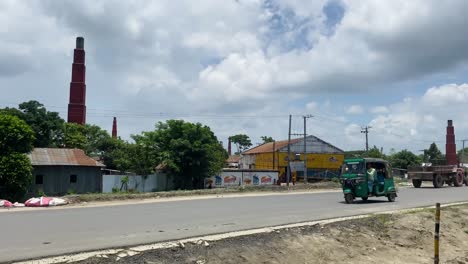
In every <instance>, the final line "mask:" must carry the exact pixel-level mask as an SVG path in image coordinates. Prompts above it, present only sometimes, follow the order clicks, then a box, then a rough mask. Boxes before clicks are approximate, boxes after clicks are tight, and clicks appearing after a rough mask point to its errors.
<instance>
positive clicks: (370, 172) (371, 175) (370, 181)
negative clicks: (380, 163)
mask: <svg viewBox="0 0 468 264" xmlns="http://www.w3.org/2000/svg"><path fill="white" fill-rule="evenodd" d="M376 173H377V172H376V170H375V169H374V168H373V167H372V164H370V163H367V185H368V187H369V193H372V189H373V187H374V179H375V177H376Z"/></svg>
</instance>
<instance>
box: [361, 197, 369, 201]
mask: <svg viewBox="0 0 468 264" xmlns="http://www.w3.org/2000/svg"><path fill="white" fill-rule="evenodd" d="M361 199H362V200H363V201H367V199H369V197H361Z"/></svg>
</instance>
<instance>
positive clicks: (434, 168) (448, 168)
mask: <svg viewBox="0 0 468 264" xmlns="http://www.w3.org/2000/svg"><path fill="white" fill-rule="evenodd" d="M447 123H448V124H447V137H446V144H445V157H446V163H447V164H446V165H432V164H424V165H423V166H414V167H409V168H408V178H409V179H411V180H412V182H413V186H414V187H415V188H419V187H421V185H422V182H423V181H431V182H432V184H433V186H434V187H435V188H440V187H442V186H444V184H448V185H450V186H452V185H453V186H456V187H460V186H463V184H466V185H467V186H468V178H467V177H466V171H465V168H464V167H462V166H460V163H459V162H458V159H457V152H456V145H455V129H454V127H453V122H452V120H448V122H447Z"/></svg>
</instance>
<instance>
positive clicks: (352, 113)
mask: <svg viewBox="0 0 468 264" xmlns="http://www.w3.org/2000/svg"><path fill="white" fill-rule="evenodd" d="M467 12H468V1H464V0H448V1H437V0H413V1H406V0H393V1H380V0H366V1H352V0H316V1H300V0H281V1H279V0H226V1H218V0H199V1H190V0H179V1H169V0H159V1H151V0H148V1H145V0H126V1H110V0H108V1H101V0H84V1H72V0H63V1H54V0H41V1H39V0H26V1H15V0H2V1H0V94H1V97H0V107H6V106H9V107H12V106H17V105H18V104H19V103H21V102H24V101H28V100H37V101H39V102H41V103H43V104H44V105H45V106H46V108H47V109H48V110H50V111H57V112H59V113H60V115H61V116H62V117H63V118H64V119H66V115H67V104H68V97H69V83H70V78H71V64H72V58H73V49H74V46H75V38H76V37H77V36H83V37H84V38H85V50H86V71H87V72H86V85H87V98H86V101H87V103H86V104H87V122H88V123H90V124H96V125H99V126H100V127H102V128H103V129H106V130H108V131H109V132H110V130H111V128H112V117H113V116H116V117H117V120H118V127H119V128H118V129H119V136H121V137H122V138H123V139H130V135H131V134H138V133H140V132H141V131H149V130H152V129H154V126H155V124H156V123H157V122H159V121H165V120H167V119H184V120H187V121H190V122H200V123H202V124H205V125H208V126H209V127H211V129H212V130H213V131H214V132H215V134H216V136H217V137H218V139H219V140H220V141H223V142H224V144H225V145H226V143H227V138H228V137H229V136H231V135H235V134H240V133H242V134H247V135H249V136H250V138H251V139H252V143H253V144H254V145H255V144H257V143H260V142H261V139H260V137H261V136H271V137H273V138H274V139H276V140H282V139H287V137H288V116H289V115H290V114H291V115H292V133H294V134H300V133H303V129H304V128H303V119H302V116H304V115H312V116H313V117H311V118H308V119H307V133H308V134H312V135H315V136H318V137H320V138H321V139H323V140H325V141H327V142H330V143H332V144H334V145H335V146H337V147H339V148H341V149H344V150H358V149H363V148H365V137H364V134H362V133H361V127H363V126H371V128H370V133H369V144H370V145H371V146H373V145H376V146H378V147H379V148H380V147H382V148H383V149H384V152H386V153H388V152H390V150H391V149H394V150H396V151H398V150H402V149H409V150H411V151H414V152H418V151H420V150H422V149H424V148H428V146H429V144H430V143H431V142H436V143H437V144H438V146H439V148H440V149H441V150H443V151H444V150H445V141H444V140H445V127H446V125H447V120H448V119H452V120H453V122H454V125H455V133H456V138H457V140H462V139H466V138H468V115H467V114H465V109H466V106H467V105H468V72H467V70H468V63H467V62H468V22H467V21H468V20H466V19H465V14H466V13H467ZM467 146H468V143H467ZM457 147H458V148H461V141H457Z"/></svg>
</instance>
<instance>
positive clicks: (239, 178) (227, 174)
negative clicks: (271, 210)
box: [205, 170, 278, 188]
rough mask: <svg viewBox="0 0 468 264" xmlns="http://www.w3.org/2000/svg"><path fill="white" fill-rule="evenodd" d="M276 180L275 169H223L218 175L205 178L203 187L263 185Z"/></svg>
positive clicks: (276, 173)
mask: <svg viewBox="0 0 468 264" xmlns="http://www.w3.org/2000/svg"><path fill="white" fill-rule="evenodd" d="M277 181H278V172H277V171H261V170H225V171H223V172H221V173H220V174H219V175H216V176H213V177H210V178H206V179H205V188H210V187H211V188H217V187H229V186H264V185H273V184H276V182H277Z"/></svg>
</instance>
